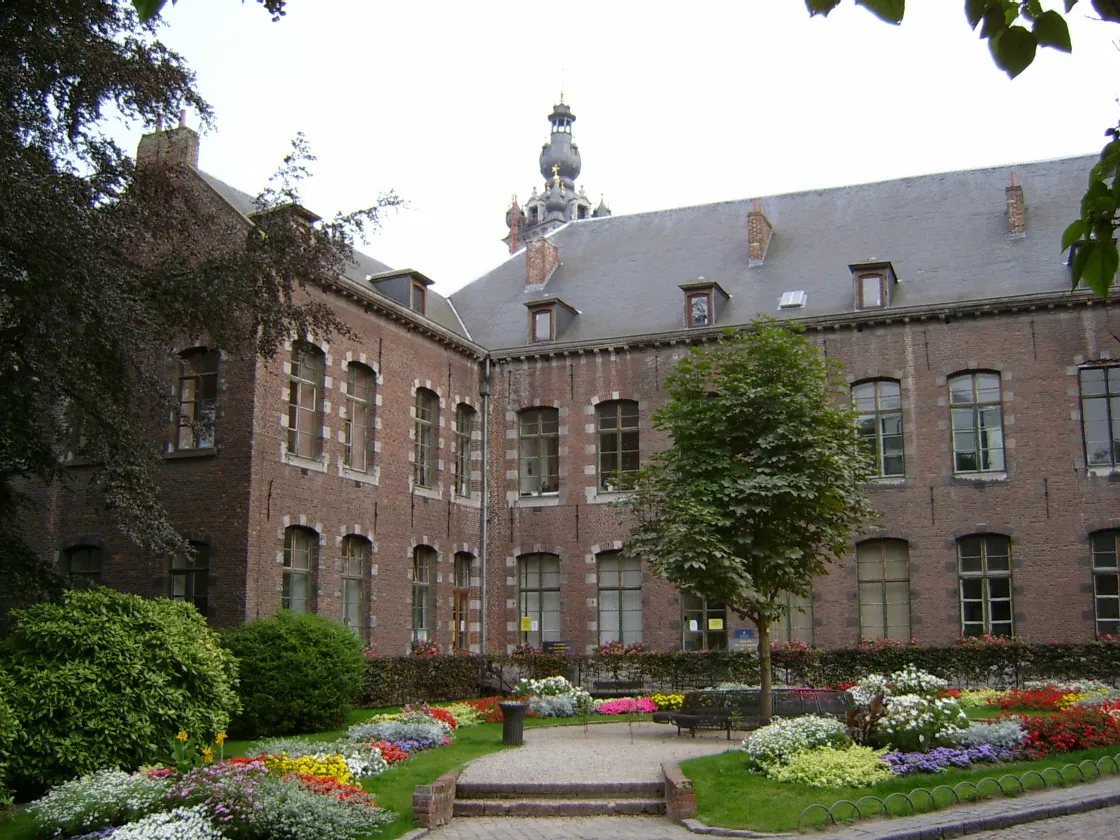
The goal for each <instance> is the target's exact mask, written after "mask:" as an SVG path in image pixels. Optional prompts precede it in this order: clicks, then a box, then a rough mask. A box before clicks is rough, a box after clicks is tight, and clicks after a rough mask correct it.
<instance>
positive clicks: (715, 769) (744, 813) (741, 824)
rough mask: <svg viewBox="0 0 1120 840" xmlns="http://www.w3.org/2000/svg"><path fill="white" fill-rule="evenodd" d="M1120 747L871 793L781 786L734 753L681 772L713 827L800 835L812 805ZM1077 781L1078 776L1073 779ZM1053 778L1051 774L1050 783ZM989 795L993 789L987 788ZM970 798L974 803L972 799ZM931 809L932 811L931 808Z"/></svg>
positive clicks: (688, 764)
mask: <svg viewBox="0 0 1120 840" xmlns="http://www.w3.org/2000/svg"><path fill="white" fill-rule="evenodd" d="M1118 753H1120V747H1100V748H1098V749H1094V750H1085V751H1083V752H1075V753H1065V754H1062V755H1057V756H1052V757H1050V758H1045V759H1042V760H1039V761H1023V762H1016V763H1012V764H989V765H978V766H977V767H976V768H975V769H969V770H944V771H942V772H940V773H930V774H916V775H912V776H899V777H897V778H895V779H888V780H887V781H885V782H880V783H879V784H877V785H874V786H872V787H869V788H813V787H809V786H808V785H798V784H790V783H783V782H775V781H772V780H771V779H767V778H766V777H765V776H760V775H756V774H754V773H751V772H749V771H748V770H747V768H746V760H745V757H744V756H743V754H742V753H741V752H738V751H731V752H725V753H720V754H719V755H714V756H708V757H705V758H695V759H692V760H690V761H685V762H682V763H681V770H683V771H684V774H685V775H686V776H688V777H689V778H690V779H692V783H693V787H694V789H695V790H696V803H697V816H698V817H699V818H700V819H701V820H703V821H704V822H706V823H707V824H708V825H718V826H720V827H722V828H746V829H750V830H752V831H767V832H780V831H796V830H797V818H798V817H799V816H800V815H801V812H802V811H803V810H805V809H806V808H807V807H809V806H810V805H814V804H820V805H824V806H826V807H828V806H831V805H833V804H835V803H836V802H839V801H840V800H841V799H847V800H850V801H852V802H855V801H856V800H858V799H859V798H860V797H862V796H869V795H871V796H878V797H879V798H880V799H885V798H886V797H887V796H889V795H890V794H892V793H909V792H910V791H912V790H913V789H914V788H917V787H924V788H926V789H927V790H932V789H933V788H934V787H937V786H938V785H950V786H952V785H955V784H957V783H959V782H963V781H971V782H973V783H974V784H975V783H976V782H978V781H979V780H980V779H982V778H984V777H985V776H995V777H997V778H998V777H1000V776H1002V775H1003V774H1005V773H1016V774H1018V773H1022V772H1024V771H1026V770H1037V771H1041V770H1043V769H1044V768H1046V767H1054V768H1057V769H1058V770H1061V768H1062V767H1064V766H1065V765H1066V764H1070V763H1077V762H1079V761H1083V760H1085V759H1087V758H1089V759H1098V758H1101V757H1102V756H1105V755H1117V754H1118ZM1069 777H1072V778H1073V779H1076V778H1077V774H1076V773H1073V772H1071V773H1070V774H1068V777H1067V781H1069V780H1070V779H1069ZM1052 778H1053V774H1052V773H1051V774H1049V779H1048V781H1050V780H1051V779H1052ZM1032 779H1033V781H1030V783H1029V784H1025V785H1024V787H1026V788H1027V789H1028V790H1029V789H1034V788H1039V787H1041V784H1039V782H1038V780H1037V779H1035V778H1033V777H1032ZM984 790H985V793H987V792H988V791H989V786H988V785H985V786H984ZM965 798H973V797H972V796H967V797H965ZM948 799H949V796H948V794H947V793H944V792H942V794H941V795H939V797H938V805H937V807H944V806H945V805H946V804H948V802H947V800H948ZM920 800H921V801H919V802H918V804H919V805H922V806H924V805H926V804H927V803H926V800H925V797H920ZM891 805H892V807H891V813H892V815H893V816H900V815H903V814H908V813H909V809H908V807H907V806H906V803H904V802H899V801H898V800H896V801H894V802H892V803H891ZM925 810H929V809H928V807H927V808H925ZM812 817H813V820H812V822H813V824H815V825H820V824H821V823H823V812H821V811H817V812H815V813H814V814H813V815H812Z"/></svg>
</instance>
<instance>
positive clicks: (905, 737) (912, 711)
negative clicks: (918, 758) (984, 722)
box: [877, 694, 969, 751]
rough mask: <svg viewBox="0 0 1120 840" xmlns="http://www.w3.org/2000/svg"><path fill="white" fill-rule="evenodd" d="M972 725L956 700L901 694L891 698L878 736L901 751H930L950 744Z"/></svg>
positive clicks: (881, 721)
mask: <svg viewBox="0 0 1120 840" xmlns="http://www.w3.org/2000/svg"><path fill="white" fill-rule="evenodd" d="M968 726H969V720H968V716H967V715H966V714H965V713H964V712H963V711H961V707H960V705H959V704H958V703H957V701H956V700H953V699H951V698H948V697H942V698H939V699H931V698H929V697H923V696H921V695H918V694H901V695H897V696H893V697H890V698H888V700H887V707H886V714H884V715H883V718H882V720H880V721H879V724H878V733H877V735H878V739H879V740H880V741H885V742H886V743H887V744H889V745H890V746H892V747H894V748H895V749H897V750H904V751H905V750H928V749H930V748H932V747H936V746H940V745H942V744H946V743H948V742H949V740H950V739H951V738H952V736H953V734H954V733H955V732H958V731H959V730H961V729H967V728H968Z"/></svg>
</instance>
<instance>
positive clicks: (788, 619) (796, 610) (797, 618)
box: [770, 594, 813, 645]
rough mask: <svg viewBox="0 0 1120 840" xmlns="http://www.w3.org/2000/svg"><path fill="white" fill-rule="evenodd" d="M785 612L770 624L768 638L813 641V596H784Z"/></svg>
mask: <svg viewBox="0 0 1120 840" xmlns="http://www.w3.org/2000/svg"><path fill="white" fill-rule="evenodd" d="M785 604H786V611H785V614H784V615H783V616H782V617H781V618H779V619H778V620H777V621H775V622H774V623H773V624H771V625H770V639H771V641H774V642H804V643H805V644H807V645H811V644H812V643H813V596H812V595H808V596H805V595H789V594H787V595H786V596H785Z"/></svg>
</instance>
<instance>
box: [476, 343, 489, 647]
mask: <svg viewBox="0 0 1120 840" xmlns="http://www.w3.org/2000/svg"><path fill="white" fill-rule="evenodd" d="M478 393H479V394H480V395H481V397H482V481H481V482H480V484H481V489H482V500H481V505H480V506H479V507H480V515H481V516H482V522H481V525H480V528H479V540H480V542H481V543H482V545H481V546H480V548H479V558H478V561H479V566H480V569H479V574H480V575H481V587H480V588H481V590H482V592H481V596H482V597H481V598H480V599H479V600H480V606H479V611H480V618H481V621H480V622H479V650H480V652H481V653H482V655H483V656H486V625H487V616H486V605H487V602H488V600H489V599H488V598H487V596H486V592H487V589H488V588H489V584H490V579H489V577H488V576H487V574H486V557H487V554H488V553H489V552H488V542H489V541H488V534H487V531H488V528H487V521H488V520H489V512H490V457H489V456H490V356H489V355H488V356H487V357H486V368H485V372H484V373H483V375H482V383H481V384H480V385H479V386H478Z"/></svg>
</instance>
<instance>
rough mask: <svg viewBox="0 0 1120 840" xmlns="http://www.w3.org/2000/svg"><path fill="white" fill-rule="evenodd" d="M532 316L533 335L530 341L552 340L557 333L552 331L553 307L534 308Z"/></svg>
mask: <svg viewBox="0 0 1120 840" xmlns="http://www.w3.org/2000/svg"><path fill="white" fill-rule="evenodd" d="M529 317H530V318H532V321H533V323H532V327H531V329H532V335H531V336H530V341H532V343H533V344H536V343H537V342H539V341H552V339H553V338H555V334H554V333H553V332H552V324H553V319H552V307H551V306H549V307H546V308H543V309H534V310H533V311H532V313H531V315H530V316H529Z"/></svg>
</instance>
